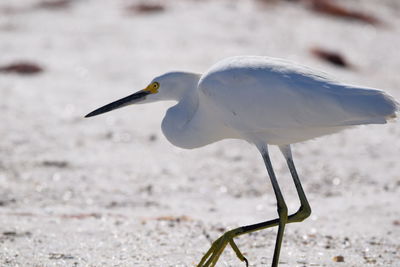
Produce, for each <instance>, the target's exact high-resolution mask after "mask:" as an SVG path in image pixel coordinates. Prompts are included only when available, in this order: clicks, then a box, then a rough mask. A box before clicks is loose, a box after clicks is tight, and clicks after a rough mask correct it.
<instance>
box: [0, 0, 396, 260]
mask: <svg viewBox="0 0 400 267" xmlns="http://www.w3.org/2000/svg"><path fill="white" fill-rule="evenodd" d="M399 48H400V2H399V1H398V0H380V1H373V0H346V1H345V0H297V1H296V0H291V1H289V0H286V1H285V0H203V1H202V0H169V1H167V0H165V1H152V0H151V1H135V0H113V1H107V0H13V1H4V0H3V1H0V51H1V53H0V94H1V95H0V123H1V124H0V266H195V264H196V263H197V262H198V261H199V260H200V258H201V256H202V255H203V253H204V252H206V251H207V249H208V248H209V246H210V244H211V242H212V240H214V239H216V238H217V237H218V236H219V235H220V234H222V233H223V232H224V231H225V230H227V229H230V228H232V227H237V226H240V225H244V224H252V223H256V222H260V221H263V220H268V219H272V218H275V217H276V216H277V215H276V207H275V197H274V195H273V191H272V188H271V185H270V183H269V180H268V179H267V178H266V177H267V173H266V171H265V169H264V166H263V163H262V159H261V158H260V157H259V155H258V152H257V151H256V149H255V148H254V147H252V146H251V145H249V144H247V143H245V142H243V141H239V140H225V141H222V142H219V143H216V144H213V145H210V146H207V147H204V148H200V149H197V150H192V151H189V150H182V149H179V148H176V147H173V146H172V145H171V144H169V143H168V142H167V141H166V139H165V138H164V136H163V135H162V133H161V130H160V123H161V120H162V117H163V115H164V113H165V110H166V109H167V108H168V107H169V106H171V104H172V103H155V104H149V105H138V106H132V107H129V108H125V109H121V110H118V111H114V112H112V113H109V114H108V113H107V114H105V115H104V116H99V117H95V118H93V119H83V116H84V115H85V114H87V113H88V112H90V111H92V110H93V109H95V108H97V107H99V106H101V105H103V104H106V103H109V102H111V101H113V100H115V99H119V98H121V97H123V96H125V95H128V94H131V93H132V92H134V91H137V90H140V89H142V88H144V87H145V86H147V84H148V83H149V81H150V80H151V79H152V78H153V77H155V76H157V75H160V74H162V73H164V72H167V71H171V70H187V71H193V72H199V73H202V72H205V71H206V70H207V69H208V68H209V67H210V66H211V65H212V64H213V63H215V62H216V61H218V60H220V59H223V58H225V57H228V56H234V55H265V56H271V57H279V58H284V59H287V60H292V61H296V62H299V63H301V64H304V65H308V66H310V67H312V68H315V69H319V70H322V71H324V72H326V73H328V75H329V76H330V77H333V78H335V79H337V80H340V81H343V82H346V83H351V84H358V85H363V86H366V87H374V88H379V89H383V90H385V91H386V92H388V93H389V94H391V95H393V96H394V97H395V98H396V99H398V100H399V99H400V75H399V70H400V57H399ZM399 137H400V128H399V124H398V123H397V124H395V123H392V124H388V125H383V126H382V125H377V126H374V125H371V126H368V127H358V128H356V129H352V130H347V131H344V132H342V133H339V134H336V135H332V136H327V137H323V138H319V139H317V140H312V141H309V142H306V143H301V144H296V145H294V157H295V163H296V164H297V167H298V170H299V173H300V176H301V178H302V181H303V184H304V187H305V191H306V193H307V194H308V198H309V200H310V203H311V206H312V208H313V214H312V216H311V218H310V219H308V220H307V221H305V222H303V223H300V224H293V225H289V226H288V227H287V230H286V233H285V239H284V245H283V250H282V253H281V266H338V265H340V266H393V267H395V266H398V263H399V262H400V253H399V251H400V244H399V240H400V208H399V205H398V203H399V192H400V175H399V173H400V166H399V163H398V161H399V155H400V143H399V142H398V140H399ZM272 159H273V163H274V166H275V169H276V172H277V176H278V178H279V181H280V184H281V188H282V190H283V192H284V195H285V197H286V199H287V202H288V206H289V208H290V211H293V212H294V211H296V209H297V207H298V205H299V204H298V200H297V196H296V192H295V189H294V186H293V183H292V181H291V179H290V174H289V172H288V170H287V168H286V166H285V163H284V161H283V158H282V157H281V156H280V154H279V153H278V152H277V150H275V149H273V151H272ZM275 231H276V229H268V230H265V231H261V232H257V233H254V234H251V235H248V236H243V237H240V238H238V245H239V247H240V248H241V250H242V251H243V252H244V253H245V255H246V257H247V258H248V259H249V261H250V265H251V266H268V265H269V264H270V263H271V260H272V253H273V245H274V242H275V234H276V233H275ZM240 264H241V263H240V262H239V260H238V259H236V257H235V256H234V253H233V252H232V251H231V249H230V248H228V249H227V250H226V252H225V253H224V254H223V256H222V259H221V261H220V263H219V266H241V265H240Z"/></svg>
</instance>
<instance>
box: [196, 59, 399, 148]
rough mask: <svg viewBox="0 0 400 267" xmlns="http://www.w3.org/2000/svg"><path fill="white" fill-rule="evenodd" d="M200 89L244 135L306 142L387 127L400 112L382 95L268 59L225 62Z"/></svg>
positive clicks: (221, 116)
mask: <svg viewBox="0 0 400 267" xmlns="http://www.w3.org/2000/svg"><path fill="white" fill-rule="evenodd" d="M199 89H200V91H201V92H202V93H203V94H204V96H205V97H206V98H207V99H208V101H209V102H210V105H209V106H210V108H212V109H215V114H216V116H218V118H219V119H220V120H221V121H223V123H224V124H226V125H229V126H230V127H231V128H233V129H235V130H237V131H238V132H240V133H245V134H246V133H257V132H274V134H277V135H279V134H283V131H294V132H296V131H301V130H303V131H306V132H307V134H306V135H304V137H303V138H301V139H302V140H306V139H309V138H313V137H316V136H320V135H323V134H326V133H330V132H336V131H337V130H339V129H342V128H345V127H348V126H352V125H359V124H371V123H386V121H387V119H389V118H391V117H394V116H395V113H396V111H398V110H399V106H398V103H396V102H395V101H394V99H393V98H392V97H391V96H389V95H387V94H386V93H384V92H383V91H380V90H376V89H369V88H360V87H354V86H349V85H344V84H340V83H338V82H335V81H332V80H330V79H327V78H326V77H325V76H324V75H321V74H320V73H316V72H315V71H312V70H310V69H308V68H306V67H303V66H300V65H296V64H293V63H290V62H286V61H282V60H277V59H271V58H267V57H249V56H244V57H233V58H228V59H225V60H223V61H221V62H219V63H217V64H216V65H214V66H213V67H212V68H211V69H210V70H209V71H208V72H207V73H206V74H204V75H203V77H202V79H201V80H200V82H199ZM325 128H327V130H320V131H318V130H317V129H325ZM312 129H315V130H314V131H313V130H312ZM330 129H331V130H330ZM319 132H320V133H319ZM287 139H290V138H289V137H288V138H287ZM302 140H293V141H302ZM288 141H290V140H288Z"/></svg>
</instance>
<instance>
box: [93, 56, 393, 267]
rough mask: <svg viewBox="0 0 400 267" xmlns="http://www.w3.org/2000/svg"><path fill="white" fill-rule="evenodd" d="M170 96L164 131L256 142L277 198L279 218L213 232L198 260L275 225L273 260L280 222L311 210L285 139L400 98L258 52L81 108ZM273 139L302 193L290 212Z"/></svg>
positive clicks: (211, 261) (373, 118)
mask: <svg viewBox="0 0 400 267" xmlns="http://www.w3.org/2000/svg"><path fill="white" fill-rule="evenodd" d="M162 100H175V101H177V104H176V105H175V106H173V107H171V108H169V109H168V111H167V113H166V115H165V117H164V119H163V121H162V126H161V127H162V131H163V133H164V135H165V136H166V138H167V139H168V140H169V141H170V142H171V143H172V144H174V145H176V146H178V147H181V148H187V149H192V148H197V147H201V146H204V145H207V144H210V143H213V142H216V141H218V140H221V139H225V138H237V139H244V140H246V141H248V142H250V143H253V144H254V145H256V146H257V148H258V150H259V151H260V153H261V155H262V157H263V159H264V163H265V165H266V168H267V171H268V174H269V177H270V180H271V183H272V186H273V189H274V193H275V196H276V199H277V210H278V218H277V219H274V220H270V221H266V222H261V223H257V224H254V225H248V226H243V227H239V228H236V229H233V230H230V231H228V232H226V233H225V234H223V235H222V236H221V237H220V238H218V239H217V240H216V241H215V242H214V243H213V244H212V246H211V248H210V249H209V250H208V252H207V253H206V254H205V255H204V256H203V258H202V259H201V261H200V263H199V264H198V266H215V264H216V263H217V261H218V259H219V257H220V255H221V254H222V252H223V250H224V249H225V247H226V245H227V244H228V243H229V244H230V245H231V247H232V248H233V250H234V251H235V252H236V255H237V256H238V258H239V259H240V260H241V261H245V262H246V264H247V259H246V258H245V257H244V256H243V255H242V253H241V252H240V250H239V249H238V247H237V246H236V244H235V243H234V241H233V239H234V238H235V237H237V236H239V235H243V234H247V233H250V232H254V231H258V230H262V229H265V228H268V227H272V226H278V234H277V239H276V243H275V249H274V256H273V261H272V267H276V266H278V260H279V253H280V249H281V243H282V238H283V233H284V229H285V225H286V224H287V223H293V222H301V221H303V220H304V219H306V218H307V217H308V216H310V214H311V208H310V205H309V204H308V201H307V198H306V195H305V193H304V191H303V189H302V186H301V183H300V180H299V178H298V175H297V172H296V169H295V166H294V163H293V158H292V154H291V147H290V144H293V143H297V142H300V141H304V140H308V139H312V138H315V137H318V136H322V135H326V134H331V133H335V132H338V131H341V130H343V129H346V128H349V127H353V126H356V125H362V124H384V123H386V122H387V121H388V120H389V119H392V118H395V117H396V115H397V113H398V112H399V110H400V105H399V103H398V102H396V101H395V100H394V99H393V98H392V97H391V96H389V95H388V94H386V93H384V92H383V91H380V90H376V89H370V88H363V87H357V86H351V85H345V84H341V83H338V82H335V81H333V80H329V79H327V78H325V77H324V75H321V74H317V73H316V72H315V71H312V70H310V69H308V68H306V67H304V66H300V65H297V64H294V63H290V62H287V61H283V60H279V59H272V58H268V57H259V56H239V57H232V58H227V59H224V60H222V61H220V62H218V63H216V64H215V65H214V66H212V67H211V68H210V69H209V70H208V71H207V72H206V73H204V74H203V75H200V74H196V73H189V72H169V73H166V74H164V75H161V76H159V77H156V78H154V79H153V81H151V83H150V84H149V85H148V86H147V87H146V88H145V89H143V90H141V91H139V92H136V93H134V94H132V95H130V96H127V97H125V98H122V99H120V100H117V101H115V102H112V103H111V104H108V105H106V106H103V107H101V108H99V109H96V110H95V111H93V112H91V113H89V114H88V115H86V117H91V116H95V115H99V114H101V113H104V112H108V111H111V110H114V109H117V108H120V107H123V106H127V105H130V104H135V103H149V102H154V101H162ZM268 145H277V146H279V148H280V150H281V151H282V153H283V155H284V157H285V158H286V161H287V164H288V167H289V169H290V172H291V175H292V177H293V180H294V183H295V186H296V190H297V193H298V196H299V199H300V203H301V205H300V208H299V210H298V211H297V212H295V213H294V214H291V215H288V209H287V206H286V204H285V200H284V198H283V196H282V193H281V190H280V188H279V185H278V182H277V179H276V177H275V174H274V171H273V168H272V164H271V161H270V158H269V154H268Z"/></svg>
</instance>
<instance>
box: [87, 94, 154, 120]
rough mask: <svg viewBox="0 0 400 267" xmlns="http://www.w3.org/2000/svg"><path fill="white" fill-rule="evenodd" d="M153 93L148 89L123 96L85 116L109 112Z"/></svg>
mask: <svg viewBox="0 0 400 267" xmlns="http://www.w3.org/2000/svg"><path fill="white" fill-rule="evenodd" d="M149 94H151V92H149V91H147V90H141V91H139V92H136V93H134V94H131V95H128V96H127V97H124V98H121V99H119V100H117V101H114V102H112V103H110V104H108V105H105V106H102V107H101V108H98V109H96V110H94V111H92V112H90V113H89V114H87V115H86V116H85V118H88V117H93V116H97V115H100V114H103V113H106V112H109V111H111V110H114V109H117V108H122V107H125V106H128V105H131V104H135V103H137V102H139V101H141V100H144V99H145V98H146V96H147V95H149Z"/></svg>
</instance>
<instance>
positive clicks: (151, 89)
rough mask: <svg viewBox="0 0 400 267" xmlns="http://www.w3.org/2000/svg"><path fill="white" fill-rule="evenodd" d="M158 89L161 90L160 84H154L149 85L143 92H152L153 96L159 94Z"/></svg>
mask: <svg viewBox="0 0 400 267" xmlns="http://www.w3.org/2000/svg"><path fill="white" fill-rule="evenodd" d="M158 88H160V84H159V83H158V82H153V83H151V84H149V86H147V87H146V89H144V90H143V91H146V92H150V93H152V94H155V93H158Z"/></svg>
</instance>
